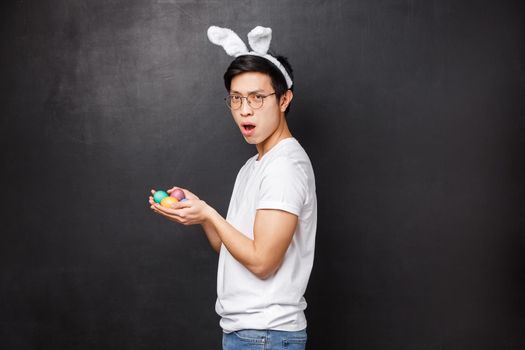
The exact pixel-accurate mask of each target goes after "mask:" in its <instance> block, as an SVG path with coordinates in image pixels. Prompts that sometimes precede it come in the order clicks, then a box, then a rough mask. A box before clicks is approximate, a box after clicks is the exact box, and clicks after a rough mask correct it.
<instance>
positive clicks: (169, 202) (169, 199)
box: [160, 197, 178, 208]
mask: <svg viewBox="0 0 525 350" xmlns="http://www.w3.org/2000/svg"><path fill="white" fill-rule="evenodd" d="M177 202H178V200H177V198H173V197H164V198H162V200H161V201H160V205H162V206H163V207H166V208H171V205H172V204H173V203H177Z"/></svg>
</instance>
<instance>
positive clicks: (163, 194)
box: [153, 191, 169, 203]
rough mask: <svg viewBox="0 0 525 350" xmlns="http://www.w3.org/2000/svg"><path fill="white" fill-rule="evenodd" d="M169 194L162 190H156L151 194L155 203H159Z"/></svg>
mask: <svg viewBox="0 0 525 350" xmlns="http://www.w3.org/2000/svg"><path fill="white" fill-rule="evenodd" d="M168 196H169V195H168V194H167V193H166V192H164V191H157V192H155V193H154V194H153V200H154V201H155V202H156V203H160V202H161V201H162V200H163V199H164V198H166V197H168Z"/></svg>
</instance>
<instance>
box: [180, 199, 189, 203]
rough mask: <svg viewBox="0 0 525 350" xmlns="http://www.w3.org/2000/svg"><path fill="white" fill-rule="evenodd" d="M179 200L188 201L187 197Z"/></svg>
mask: <svg viewBox="0 0 525 350" xmlns="http://www.w3.org/2000/svg"><path fill="white" fill-rule="evenodd" d="M180 201H181V202H187V201H188V198H182V199H181V200H180Z"/></svg>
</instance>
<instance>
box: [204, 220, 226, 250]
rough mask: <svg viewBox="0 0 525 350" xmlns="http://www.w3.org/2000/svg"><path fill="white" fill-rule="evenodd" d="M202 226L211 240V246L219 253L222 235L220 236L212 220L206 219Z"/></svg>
mask: <svg viewBox="0 0 525 350" xmlns="http://www.w3.org/2000/svg"><path fill="white" fill-rule="evenodd" d="M201 226H202V229H203V230H204V232H205V233H206V237H208V241H209V242H210V245H211V247H212V248H213V250H215V252H217V253H219V252H220V250H221V244H222V241H221V237H219V235H218V234H217V231H215V228H214V227H213V225H212V224H211V223H210V222H208V221H205V222H203V223H202V224H201Z"/></svg>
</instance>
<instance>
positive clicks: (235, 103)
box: [226, 95, 242, 109]
mask: <svg viewBox="0 0 525 350" xmlns="http://www.w3.org/2000/svg"><path fill="white" fill-rule="evenodd" d="M226 104H227V105H228V107H230V108H231V109H237V108H239V107H240V106H241V104H242V98H241V96H236V95H229V96H228V97H226Z"/></svg>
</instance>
